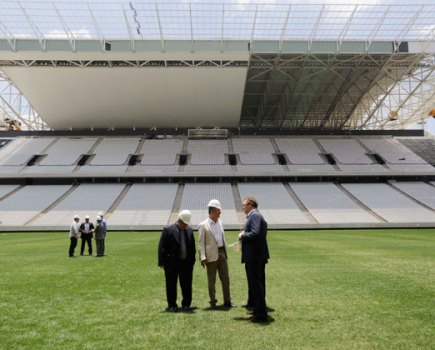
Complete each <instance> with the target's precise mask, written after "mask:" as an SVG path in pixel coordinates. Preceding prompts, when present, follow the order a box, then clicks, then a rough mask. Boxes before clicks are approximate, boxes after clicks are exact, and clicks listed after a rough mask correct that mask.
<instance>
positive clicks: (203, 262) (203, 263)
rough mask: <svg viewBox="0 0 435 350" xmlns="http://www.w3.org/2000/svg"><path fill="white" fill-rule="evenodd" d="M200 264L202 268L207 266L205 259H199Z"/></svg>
mask: <svg viewBox="0 0 435 350" xmlns="http://www.w3.org/2000/svg"><path fill="white" fill-rule="evenodd" d="M201 266H202V267H204V268H205V267H206V266H207V259H204V260H201Z"/></svg>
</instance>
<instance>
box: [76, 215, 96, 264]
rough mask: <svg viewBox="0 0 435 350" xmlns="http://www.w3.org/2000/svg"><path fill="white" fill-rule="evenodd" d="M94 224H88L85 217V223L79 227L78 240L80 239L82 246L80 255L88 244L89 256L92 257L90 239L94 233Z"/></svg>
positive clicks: (87, 217) (87, 219) (87, 218)
mask: <svg viewBox="0 0 435 350" xmlns="http://www.w3.org/2000/svg"><path fill="white" fill-rule="evenodd" d="M94 229H95V228H94V224H93V223H92V222H89V216H88V215H86V216H85V222H82V224H81V225H80V238H81V239H82V246H81V248H80V255H83V253H84V252H85V244H86V243H87V244H88V253H89V256H92V237H93V233H94Z"/></svg>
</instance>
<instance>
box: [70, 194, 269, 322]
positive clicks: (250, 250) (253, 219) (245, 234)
mask: <svg viewBox="0 0 435 350" xmlns="http://www.w3.org/2000/svg"><path fill="white" fill-rule="evenodd" d="M207 209H208V218H207V219H205V220H204V221H202V222H201V223H200V224H199V226H198V233H199V237H198V252H199V260H200V263H201V266H202V267H203V268H205V269H206V271H207V281H208V294H209V297H210V301H209V303H210V309H212V310H214V309H217V299H216V287H215V285H216V275H218V276H219V279H220V281H221V284H222V292H223V305H222V307H224V308H228V309H229V308H233V307H236V305H235V304H233V302H232V300H231V293H230V277H229V269H228V254H227V248H228V245H227V243H226V241H225V232H224V228H223V225H222V222H221V220H220V216H221V212H222V207H221V204H220V202H219V200H217V199H212V200H210V201H209V203H208V205H207ZM243 211H244V213H245V214H246V223H245V226H244V230H243V231H241V232H239V234H238V242H237V243H238V244H241V247H242V249H241V250H242V257H241V261H242V263H243V264H245V272H246V278H247V282H248V296H247V302H246V304H245V305H243V307H245V308H246V309H247V310H248V313H250V314H251V316H250V317H249V320H250V321H251V322H267V320H268V315H267V306H266V275H265V268H266V264H267V262H268V260H269V249H268V245H267V239H266V235H267V222H266V221H265V220H264V218H263V216H262V215H261V213H260V212H259V211H258V203H257V200H256V199H255V198H254V197H246V198H245V199H244V200H243ZM191 218H192V214H191V212H190V211H189V210H181V211H180V212H179V214H178V220H177V221H176V222H175V223H174V224H172V225H168V226H165V227H164V228H163V231H162V234H161V237H160V241H159V245H158V265H159V267H161V268H162V269H164V271H165V285H166V300H167V303H168V307H167V311H169V312H176V311H178V305H177V284H178V281H179V283H180V287H181V292H182V300H181V308H182V310H183V311H192V309H191V304H192V276H193V266H194V264H195V260H196V244H195V237H194V235H193V230H192V228H191V227H190V224H191ZM79 221H80V217H79V216H78V215H75V216H74V221H73V223H72V224H71V226H70V233H69V237H70V241H71V243H70V248H69V257H72V258H73V257H75V256H74V250H75V248H76V246H77V241H78V238H79V235H80V238H81V240H82V243H81V249H80V255H83V254H84V251H85V247H86V245H87V246H88V253H89V255H90V256H92V238H95V242H96V247H97V254H96V255H95V256H96V257H102V256H104V251H105V245H104V239H105V237H106V232H107V224H106V221H105V220H104V217H103V213H101V212H100V213H98V215H97V217H96V223H95V225H94V224H93V223H92V222H90V221H89V216H86V217H85V221H84V222H82V223H81V224H79Z"/></svg>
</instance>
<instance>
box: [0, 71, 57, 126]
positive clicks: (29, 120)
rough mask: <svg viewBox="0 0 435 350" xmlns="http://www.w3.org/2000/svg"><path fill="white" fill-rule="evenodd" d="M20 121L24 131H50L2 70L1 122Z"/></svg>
mask: <svg viewBox="0 0 435 350" xmlns="http://www.w3.org/2000/svg"><path fill="white" fill-rule="evenodd" d="M6 119H11V120H18V121H19V122H20V123H21V128H22V129H23V130H49V127H48V125H47V124H46V123H45V122H44V120H43V119H42V118H41V117H40V116H39V114H38V112H37V111H36V110H35V108H33V106H32V105H31V103H30V102H29V101H28V100H27V99H26V97H25V96H24V95H23V94H22V93H21V91H19V90H18V89H17V88H16V87H15V86H14V84H13V82H12V81H11V80H10V79H9V78H8V77H7V75H6V74H5V73H4V72H2V71H1V70H0V121H3V120H6Z"/></svg>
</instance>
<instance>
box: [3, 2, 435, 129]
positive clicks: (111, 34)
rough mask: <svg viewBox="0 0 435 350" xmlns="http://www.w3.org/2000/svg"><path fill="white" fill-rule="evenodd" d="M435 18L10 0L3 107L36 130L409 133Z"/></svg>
mask: <svg viewBox="0 0 435 350" xmlns="http://www.w3.org/2000/svg"><path fill="white" fill-rule="evenodd" d="M434 18H435V5H429V4H428V5H364V4H360V5H332V4H330V5H328V4H318V5H315V4H301V3H299V4H272V3H268V4H260V3H247V2H243V3H220V4H217V3H215V2H213V3H207V2H194V3H185V2H183V3H166V2H165V3H159V2H155V3H143V2H134V1H131V2H120V3H110V2H107V3H103V2H97V3H93V2H89V3H68V2H55V1H52V2H50V1H44V2H42V1H41V2H38V1H34V2H20V1H2V2H0V115H1V114H3V116H4V117H5V118H6V117H8V118H15V117H16V118H19V119H21V120H22V121H23V122H24V123H25V125H26V126H27V128H29V129H43V128H53V129H67V128H78V129H82V128H90V127H92V128H141V127H146V128H148V127H150V128H151V127H156V128H167V127H180V128H182V127H241V128H254V129H268V128H270V129H284V130H287V129H291V130H294V129H297V130H299V129H309V130H313V129H314V130H324V129H326V130H335V129H399V128H400V129H401V128H404V127H407V126H408V125H411V124H415V123H416V122H418V121H420V120H421V119H423V118H425V117H426V116H427V112H428V111H430V110H432V109H433V108H434V106H433V101H434V100H435V98H434V97H435V96H434V95H435V72H434V67H435V24H434V23H435V22H434V20H433V19H434ZM24 97H25V98H24ZM393 117H394V118H393ZM391 119H397V120H396V121H391Z"/></svg>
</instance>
